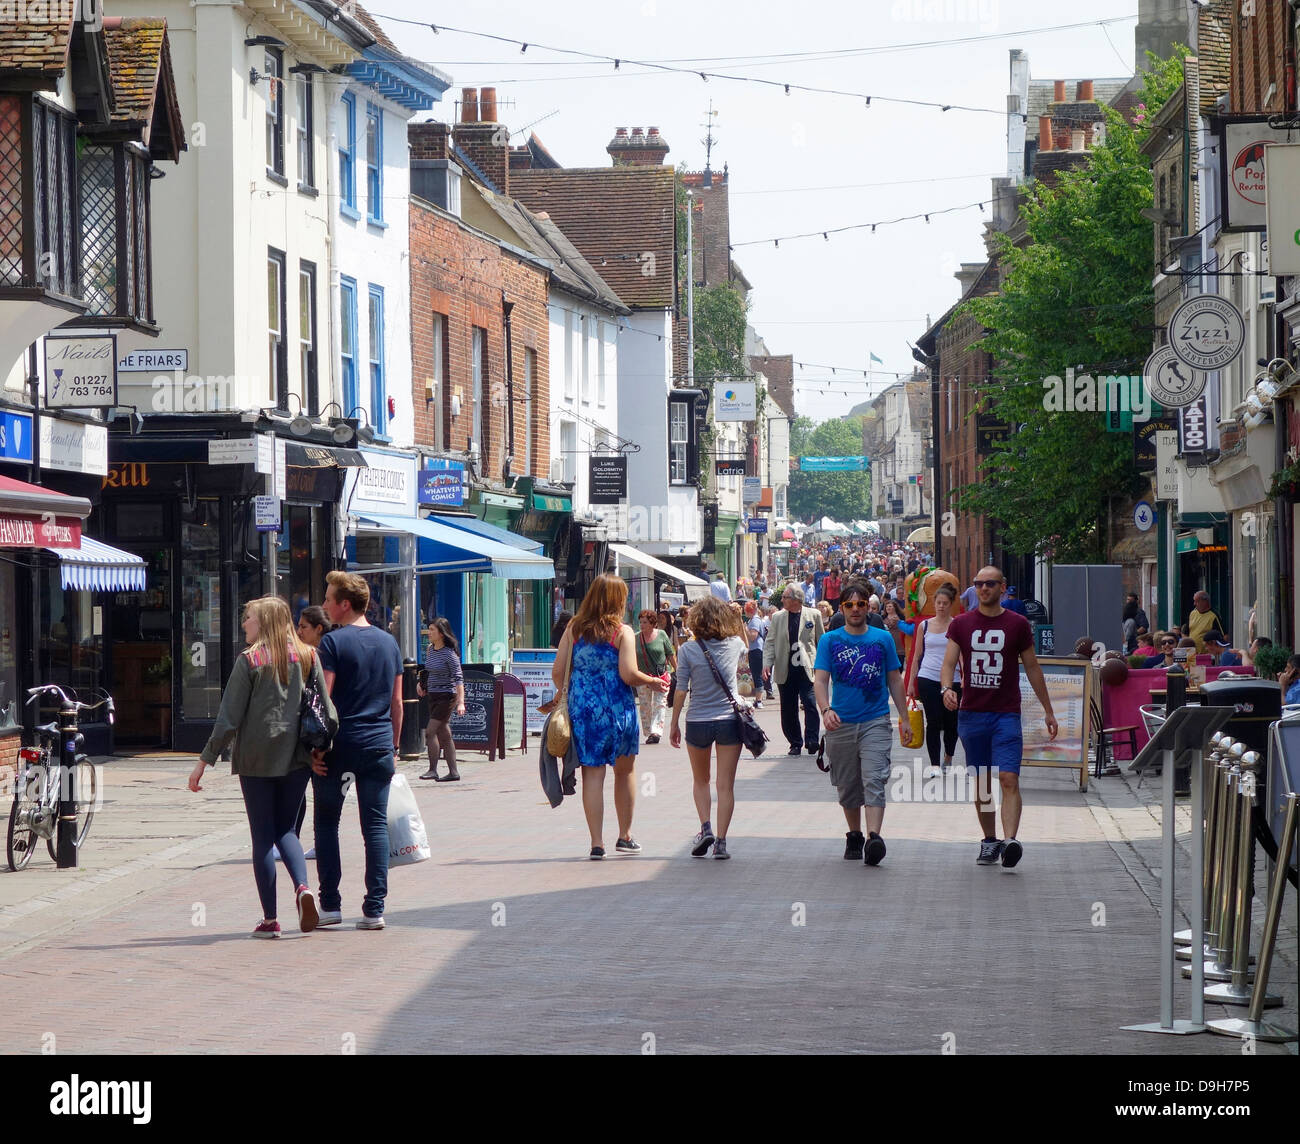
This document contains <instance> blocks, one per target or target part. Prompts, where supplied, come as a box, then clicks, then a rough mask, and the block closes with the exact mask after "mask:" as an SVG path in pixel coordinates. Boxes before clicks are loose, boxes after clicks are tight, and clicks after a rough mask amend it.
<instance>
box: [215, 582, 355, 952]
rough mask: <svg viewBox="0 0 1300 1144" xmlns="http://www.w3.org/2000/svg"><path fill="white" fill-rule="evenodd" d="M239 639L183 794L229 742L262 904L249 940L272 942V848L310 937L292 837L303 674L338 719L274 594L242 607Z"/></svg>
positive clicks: (311, 919) (305, 763) (304, 755)
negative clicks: (242, 645)
mask: <svg viewBox="0 0 1300 1144" xmlns="http://www.w3.org/2000/svg"><path fill="white" fill-rule="evenodd" d="M243 626H244V638H245V639H246V640H247V641H248V643H249V647H248V648H247V649H246V650H245V651H244V652H243V654H241V655H240V656H239V658H238V659H236V660H235V668H234V670H233V671H232V672H231V673H230V679H229V680H228V681H227V683H226V690H225V692H224V693H223V694H222V696H221V709H220V710H219V711H218V712H217V722H216V726H214V727H213V728H212V735H211V737H210V738H209V739H208V743H207V746H205V747H204V748H203V751H202V753H201V754H200V755H199V763H198V765H197V766H196V767H195V768H194V772H193V773H192V774H191V775H190V790H192V791H199V790H202V789H203V788H202V787H201V786H200V785H199V780H200V779H202V777H203V771H204V768H205V767H211V766H215V765H216V762H217V758H218V756H220V754H221V753H222V751H224V750H225V749H226V748H227V747H228V746H229V745H230V742H231V740H232V739H233V740H234V743H235V749H234V755H233V762H232V764H231V772H232V773H233V774H236V775H238V776H239V785H240V789H241V790H242V791H243V795H244V807H245V809H246V810H247V811H248V826H249V830H250V831H251V833H252V836H253V878H254V880H255V881H256V882H257V893H258V897H260V898H261V900H262V921H261V924H259V925H258V927H257V928H256V929H255V930H253V934H252V936H253V937H272V938H274V937H279V936H280V923H279V922H278V921H277V920H276V903H275V858H274V856H273V854H272V849H273V848H278V850H279V852H280V855H281V857H282V858H283V859H284V864H285V868H286V869H287V870H288V871H289V876H290V877H291V878H292V879H293V884H294V887H295V890H296V896H297V905H298V928H299V929H301V930H302V931H303V933H309V932H310V931H311V930H314V929H315V928H316V923H317V921H318V920H319V918H320V914H319V911H318V910H317V908H316V897H315V895H314V894H313V893H312V892H311V890H309V889H308V888H307V863H306V861H305V859H304V858H303V853H302V844H301V843H300V842H299V841H298V836H297V835H296V834H295V833H294V829H293V827H294V819H295V818H296V817H297V813H298V807H299V806H300V805H301V804H302V799H303V794H304V792H305V791H306V789H307V779H308V776H309V775H310V773H311V772H310V770H309V769H308V768H309V765H310V763H311V755H310V752H309V751H308V749H307V748H306V747H305V746H304V745H303V743H302V742H301V740H300V739H299V710H300V707H301V704H302V692H303V676H304V672H305V673H306V675H307V676H309V677H310V678H311V680H312V681H313V683H314V684H315V686H316V690H317V692H318V693H319V694H320V696H321V699H322V700H323V703H324V707H325V714H326V722H327V724H329V725H330V726H331V727H337V726H338V714H337V712H336V711H335V709H334V704H333V703H332V702H331V700H330V697H329V690H328V689H327V688H326V686H325V673H324V672H323V671H322V670H321V664H320V658H319V656H317V655H316V653H315V652H314V651H312V649H311V648H310V647H308V646H307V645H306V644H305V643H303V642H302V640H300V639H299V638H298V634H297V632H296V631H294V627H293V620H292V617H291V616H290V614H289V605H288V604H286V603H285V602H284V601H283V600H281V599H280V598H279V597H278V596H263V597H262V598H261V599H258V600H250V601H249V603H248V605H247V607H246V608H245V609H244V620H243Z"/></svg>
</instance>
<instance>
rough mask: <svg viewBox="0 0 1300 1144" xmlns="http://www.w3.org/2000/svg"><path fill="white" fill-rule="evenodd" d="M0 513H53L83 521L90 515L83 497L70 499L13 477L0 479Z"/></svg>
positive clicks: (87, 504)
mask: <svg viewBox="0 0 1300 1144" xmlns="http://www.w3.org/2000/svg"><path fill="white" fill-rule="evenodd" d="M0 512H21V513H29V514H37V515H39V514H43V513H47V512H50V513H54V515H55V516H75V517H76V518H77V519H78V520H85V519H86V517H88V516H89V515H90V501H88V500H87V499H86V498H85V497H70V496H66V495H64V494H63V493H56V492H55V491H54V490H53V489H47V488H43V487H42V486H41V485H29V484H28V483H27V482H26V481H16V480H14V478H13V477H0Z"/></svg>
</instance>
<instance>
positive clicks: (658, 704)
mask: <svg viewBox="0 0 1300 1144" xmlns="http://www.w3.org/2000/svg"><path fill="white" fill-rule="evenodd" d="M658 619H659V617H658V616H657V615H656V614H655V613H654V612H652V611H651V610H650V609H649V608H646V609H645V610H644V611H643V612H642V613H641V614H640V615H639V616H637V622H638V623H639V624H640V626H641V630H640V632H639V633H638V634H637V637H636V666H637V670H638V671H640V672H643V673H644V674H646V675H653V676H654V677H655V678H656V679H661V680H664V681H665V682H666V683H667V684H668V686H669V687H671V686H672V674H671V673H672V672H674V671H676V670H677V649H676V648H674V647H673V641H672V640H671V639H669V638H668V635H667V633H666V632H664V631H662V630H660V628H659V627H658ZM666 694H667V692H666V689H665V688H661V687H657V686H656V687H638V688H637V689H636V698H637V705H638V706H639V708H640V711H641V730H642V732H644V734H645V737H646V740H645V741H646V742H647V743H650V744H654V743H657V742H659V737H660V736H661V735H662V734H663V733H664V723H665V721H666V720H667V718H668V705H667V703H666V701H665V698H664V697H665V695H666Z"/></svg>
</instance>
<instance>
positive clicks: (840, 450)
mask: <svg viewBox="0 0 1300 1144" xmlns="http://www.w3.org/2000/svg"><path fill="white" fill-rule="evenodd" d="M861 454H862V418H861V417H834V418H831V420H829V421H823V422H822V423H821V424H820V425H818V424H815V423H814V422H813V421H811V420H810V419H809V418H807V417H796V418H795V420H794V423H793V424H792V425H791V427H790V456H791V457H857V456H861ZM786 498H787V504H788V505H789V512H790V516H791V517H792V518H794V519H796V520H818V519H820V518H821V517H823V516H829V517H833V518H834V519H835V520H838V521H841V522H842V521H846V520H866V519H869V518H870V516H871V474H870V473H803V472H799V471H794V472H792V473H791V474H790V487H789V490H788V491H787V493H786Z"/></svg>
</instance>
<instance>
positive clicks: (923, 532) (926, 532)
mask: <svg viewBox="0 0 1300 1144" xmlns="http://www.w3.org/2000/svg"><path fill="white" fill-rule="evenodd" d="M907 543H908V544H933V543H934V525H932V524H925V525H922V526H921V527H920V528H914V529H912V531H911V532H909V533H908V534H907Z"/></svg>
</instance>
